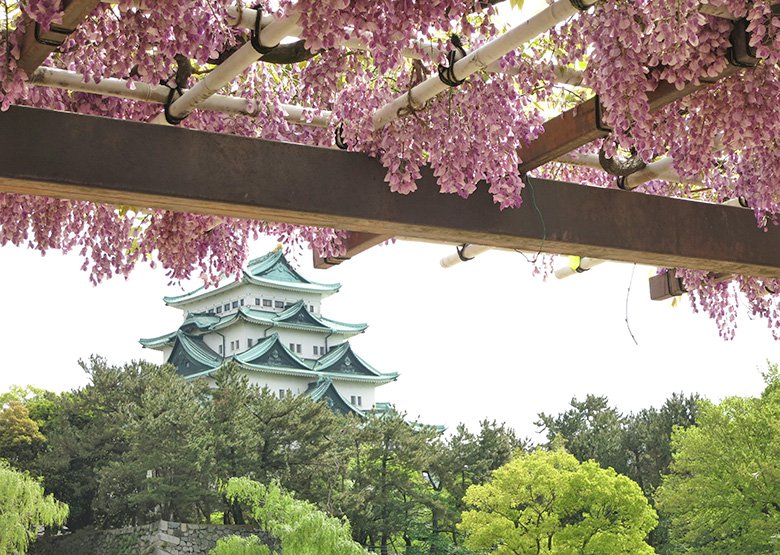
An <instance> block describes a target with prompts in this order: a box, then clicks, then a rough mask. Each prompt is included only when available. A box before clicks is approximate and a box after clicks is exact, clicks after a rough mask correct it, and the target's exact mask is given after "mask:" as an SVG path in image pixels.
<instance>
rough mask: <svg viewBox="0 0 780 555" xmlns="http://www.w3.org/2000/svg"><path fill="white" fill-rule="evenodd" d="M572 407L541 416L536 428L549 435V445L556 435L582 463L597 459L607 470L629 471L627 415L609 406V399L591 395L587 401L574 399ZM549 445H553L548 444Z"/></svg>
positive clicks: (587, 397) (622, 472) (586, 398)
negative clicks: (625, 440)
mask: <svg viewBox="0 0 780 555" xmlns="http://www.w3.org/2000/svg"><path fill="white" fill-rule="evenodd" d="M570 404H571V408H570V409H569V410H567V411H565V412H562V413H560V414H559V415H557V416H550V415H547V414H545V413H540V414H539V420H538V421H537V422H536V425H537V426H539V427H540V428H541V429H542V431H545V432H546V433H547V439H548V442H551V441H553V439H554V438H555V437H556V436H563V438H564V439H565V440H566V450H567V451H568V452H569V453H571V454H572V455H574V456H575V457H576V458H577V460H578V461H588V460H591V459H592V460H595V461H598V462H599V463H600V464H601V465H602V466H603V467H604V468H609V467H611V468H614V469H615V470H616V471H617V472H620V473H621V474H624V473H626V471H627V470H628V465H627V459H626V453H625V450H624V449H623V445H622V436H623V423H624V418H623V415H621V414H620V412H618V410H617V409H615V408H614V407H610V406H609V401H608V399H607V398H606V397H599V396H596V395H588V396H586V397H585V400H584V401H578V400H577V398H576V397H575V398H573V399H572V400H571V403H570ZM548 445H549V443H548Z"/></svg>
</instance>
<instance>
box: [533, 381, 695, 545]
mask: <svg viewBox="0 0 780 555" xmlns="http://www.w3.org/2000/svg"><path fill="white" fill-rule="evenodd" d="M698 403H699V398H698V397H697V396H696V395H690V396H688V397H685V396H683V395H681V394H673V395H672V396H671V397H669V398H668V399H667V400H666V402H665V403H664V404H663V405H662V406H661V408H660V409H656V408H654V407H650V408H647V409H642V410H641V411H639V412H638V413H632V414H627V415H623V414H621V413H620V412H619V411H618V410H617V409H616V408H614V407H611V406H609V402H608V400H607V398H606V397H597V396H594V395H588V396H587V397H586V398H585V400H584V401H578V400H577V399H576V398H575V399H572V400H571V408H570V409H568V410H566V411H564V412H562V413H560V414H558V415H555V416H552V415H548V414H544V413H542V414H540V415H539V421H538V422H537V425H538V426H540V428H541V429H542V430H543V431H545V432H546V434H547V439H548V443H547V446H548V447H552V446H553V445H555V444H556V442H560V441H563V442H564V443H565V445H566V450H567V451H569V452H570V453H571V454H572V455H574V456H575V457H576V458H577V460H579V461H581V462H585V461H588V460H595V461H597V462H598V463H599V464H600V465H601V466H602V467H604V468H613V469H614V470H615V471H617V472H618V473H620V474H623V475H625V476H628V477H629V478H631V479H632V480H634V481H635V482H636V483H637V484H639V487H641V488H642V491H643V492H644V494H645V495H646V496H647V497H648V499H650V500H651V502H652V501H653V494H654V493H655V490H656V488H657V487H658V486H659V484H660V483H661V479H662V476H663V475H664V474H666V473H667V472H668V470H669V464H670V463H671V461H672V447H671V436H672V430H673V429H675V428H677V427H680V428H688V427H690V426H692V425H694V424H695V423H696V417H697V414H698V408H697V407H698ZM656 511H657V512H658V517H659V524H658V526H657V527H656V528H655V529H654V530H653V531H652V532H651V534H650V538H649V540H648V541H649V543H650V545H652V546H653V547H654V548H655V549H656V551H657V552H658V553H660V554H667V553H671V551H670V549H671V547H670V545H669V522H668V516H667V515H666V514H665V512H664V511H663V510H661V509H659V508H658V507H656Z"/></svg>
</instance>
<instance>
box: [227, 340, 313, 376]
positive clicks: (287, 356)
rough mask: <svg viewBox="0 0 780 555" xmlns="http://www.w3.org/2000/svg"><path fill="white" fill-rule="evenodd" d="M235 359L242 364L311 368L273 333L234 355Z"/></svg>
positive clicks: (297, 368) (299, 368) (298, 368)
mask: <svg viewBox="0 0 780 555" xmlns="http://www.w3.org/2000/svg"><path fill="white" fill-rule="evenodd" d="M235 359H236V360H237V361H239V362H242V363H244V364H251V365H254V366H271V367H278V368H293V369H296V370H307V371H311V368H309V367H308V366H306V364H305V363H304V362H303V361H302V360H301V359H300V358H298V357H297V356H295V355H294V354H293V353H291V352H290V350H289V349H287V347H285V346H284V344H282V342H281V341H280V340H279V335H278V334H276V333H274V334H272V335H269V336H268V337H266V338H265V339H263V340H261V341H260V342H259V343H258V344H257V345H255V346H254V347H252V348H251V349H248V350H246V351H244V352H243V353H240V354H238V355H235Z"/></svg>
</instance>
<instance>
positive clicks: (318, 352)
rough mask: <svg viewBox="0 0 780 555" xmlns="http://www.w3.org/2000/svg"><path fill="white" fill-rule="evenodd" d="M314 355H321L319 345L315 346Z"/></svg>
mask: <svg viewBox="0 0 780 555" xmlns="http://www.w3.org/2000/svg"><path fill="white" fill-rule="evenodd" d="M314 354H315V355H318V354H320V348H319V347H317V345H315V346H314Z"/></svg>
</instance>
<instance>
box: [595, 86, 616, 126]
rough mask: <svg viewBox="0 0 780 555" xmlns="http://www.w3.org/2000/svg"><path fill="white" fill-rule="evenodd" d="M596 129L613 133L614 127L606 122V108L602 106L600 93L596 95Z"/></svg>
mask: <svg viewBox="0 0 780 555" xmlns="http://www.w3.org/2000/svg"><path fill="white" fill-rule="evenodd" d="M595 113H596V129H598V130H599V131H603V132H604V133H612V128H611V127H610V126H608V125H606V124H605V123H604V108H603V107H602V106H601V100H599V95H596V110H595Z"/></svg>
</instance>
